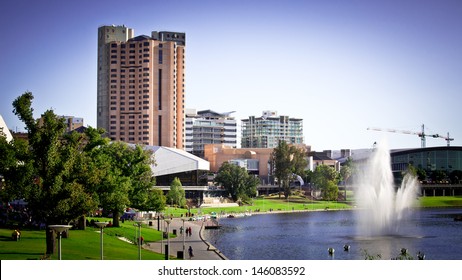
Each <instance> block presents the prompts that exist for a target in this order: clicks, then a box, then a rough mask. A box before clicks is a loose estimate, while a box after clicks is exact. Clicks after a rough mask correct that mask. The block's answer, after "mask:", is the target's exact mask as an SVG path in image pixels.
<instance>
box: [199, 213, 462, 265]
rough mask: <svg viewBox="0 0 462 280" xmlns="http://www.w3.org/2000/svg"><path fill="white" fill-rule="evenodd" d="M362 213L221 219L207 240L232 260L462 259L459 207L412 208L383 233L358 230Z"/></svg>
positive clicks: (300, 214) (278, 215)
mask: <svg viewBox="0 0 462 280" xmlns="http://www.w3.org/2000/svg"><path fill="white" fill-rule="evenodd" d="M358 211H360V210H353V211H320V212H297V213H280V214H263V215H253V216H250V217H242V218H221V219H220V220H219V223H220V224H221V226H222V227H221V229H215V230H205V238H206V239H207V240H208V241H209V242H210V243H212V244H213V245H214V246H215V247H217V248H218V249H219V250H220V251H221V252H222V253H223V254H224V255H225V256H226V257H228V258H229V259H231V260H330V259H336V260H361V259H365V257H366V256H373V257H375V258H379V259H391V258H395V257H397V256H399V255H400V252H401V249H402V248H406V249H407V251H408V253H409V255H410V256H411V257H412V258H414V259H417V254H418V252H419V251H420V252H421V253H423V254H425V259H432V260H452V259H456V260H462V222H457V221H454V217H456V216H457V215H461V214H462V209H460V208H457V209H454V208H451V209H448V208H444V209H419V210H413V211H412V212H410V213H408V217H407V219H406V221H405V222H404V223H402V224H400V225H397V226H396V229H397V231H396V232H395V233H394V234H389V235H382V236H365V235H362V233H361V232H359V230H358V226H357V225H358V223H357V219H358V218H357V217H358ZM346 244H348V245H349V246H350V250H349V251H345V250H344V249H343V247H344V245H346ZM328 248H333V249H334V250H335V252H334V254H332V255H331V254H329V253H328ZM377 255H380V257H377Z"/></svg>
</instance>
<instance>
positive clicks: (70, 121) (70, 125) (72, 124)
mask: <svg viewBox="0 0 462 280" xmlns="http://www.w3.org/2000/svg"><path fill="white" fill-rule="evenodd" d="M62 118H64V121H65V123H66V125H67V128H66V131H67V132H70V131H73V130H76V129H78V128H79V127H83V118H76V117H73V116H62Z"/></svg>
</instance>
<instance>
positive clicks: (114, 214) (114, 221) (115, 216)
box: [112, 210, 120, 227]
mask: <svg viewBox="0 0 462 280" xmlns="http://www.w3.org/2000/svg"><path fill="white" fill-rule="evenodd" d="M112 226H114V227H119V226H120V224H119V211H117V210H114V211H112Z"/></svg>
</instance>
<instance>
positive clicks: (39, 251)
mask: <svg viewBox="0 0 462 280" xmlns="http://www.w3.org/2000/svg"><path fill="white" fill-rule="evenodd" d="M104 220H109V219H104ZM136 229H137V227H135V226H134V225H133V223H129V222H125V223H123V224H122V223H121V227H119V228H114V227H112V228H106V229H105V230H104V236H103V238H104V259H107V260H137V259H138V246H136V245H134V244H130V243H128V242H126V241H122V240H120V239H119V238H117V237H118V236H124V237H125V238H127V239H130V240H134V239H135V230H136ZM98 230H99V229H97V228H93V227H87V229H86V230H71V231H69V238H63V239H62V243H61V248H62V259H64V260H99V259H100V233H99V231H98ZM11 233H12V230H11V229H0V259H2V260H26V259H41V258H44V257H45V251H46V244H45V230H27V229H24V230H22V231H21V240H20V241H12V239H11ZM141 235H142V236H143V238H144V240H145V241H147V242H152V241H156V240H160V239H161V233H160V232H158V231H157V230H154V229H150V228H147V227H145V226H144V227H142V229H141ZM57 258H58V256H57V254H54V255H52V256H51V259H57ZM141 258H142V259H143V260H161V259H164V256H163V255H161V254H157V253H154V252H151V251H149V250H144V249H142V250H141Z"/></svg>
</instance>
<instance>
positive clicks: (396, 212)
mask: <svg viewBox="0 0 462 280" xmlns="http://www.w3.org/2000/svg"><path fill="white" fill-rule="evenodd" d="M417 187H418V182H417V178H415V177H414V176H412V175H410V174H406V175H405V176H404V178H403V181H402V183H401V186H400V187H399V188H398V190H396V188H395V184H394V180H393V174H392V170H391V162H390V152H389V150H388V149H387V147H386V143H385V142H381V143H380V144H379V145H378V146H377V147H376V148H375V149H374V151H373V153H372V156H371V157H370V159H369V161H368V163H367V166H366V167H365V168H363V172H362V174H360V176H359V178H358V184H357V189H356V191H355V193H356V197H357V202H358V207H359V208H360V211H358V215H359V221H358V225H359V228H358V229H359V232H358V234H359V235H360V236H369V237H373V236H384V235H399V234H400V233H399V225H400V223H401V222H403V221H404V219H405V216H406V213H407V212H408V209H409V208H410V207H411V206H412V205H413V203H415V199H416V193H417Z"/></svg>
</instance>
